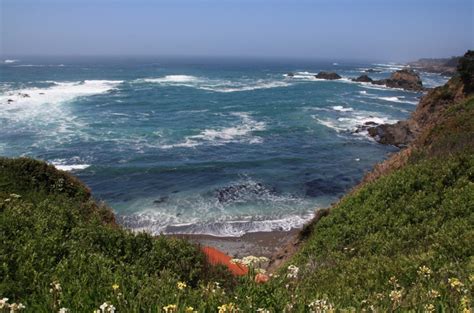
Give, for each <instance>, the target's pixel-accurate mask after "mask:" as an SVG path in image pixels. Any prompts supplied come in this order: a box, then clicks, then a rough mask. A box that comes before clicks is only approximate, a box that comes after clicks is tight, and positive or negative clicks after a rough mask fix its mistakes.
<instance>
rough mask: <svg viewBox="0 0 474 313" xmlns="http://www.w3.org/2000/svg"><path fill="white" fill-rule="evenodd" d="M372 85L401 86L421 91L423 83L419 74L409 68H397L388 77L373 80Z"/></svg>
mask: <svg viewBox="0 0 474 313" xmlns="http://www.w3.org/2000/svg"><path fill="white" fill-rule="evenodd" d="M372 84H374V85H385V86H387V87H390V88H401V89H405V90H412V91H422V90H423V84H422V82H421V78H420V75H418V74H417V73H416V72H415V71H413V70H411V69H403V70H398V71H396V72H394V73H392V75H391V76H390V78H388V79H381V80H375V81H373V82H372Z"/></svg>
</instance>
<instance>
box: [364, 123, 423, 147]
mask: <svg viewBox="0 0 474 313" xmlns="http://www.w3.org/2000/svg"><path fill="white" fill-rule="evenodd" d="M368 132H369V135H370V136H372V137H374V139H375V140H377V141H378V142H380V143H382V144H386V145H393V146H396V147H399V148H402V147H405V146H406V145H407V144H408V143H410V142H412V141H413V140H414V139H415V133H414V132H413V131H412V128H411V126H410V123H409V122H408V121H400V122H397V123H396V124H383V125H378V126H375V127H370V128H368Z"/></svg>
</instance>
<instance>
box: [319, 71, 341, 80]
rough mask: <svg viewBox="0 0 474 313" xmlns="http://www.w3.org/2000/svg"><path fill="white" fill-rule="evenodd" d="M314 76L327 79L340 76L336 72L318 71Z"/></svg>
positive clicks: (339, 77)
mask: <svg viewBox="0 0 474 313" xmlns="http://www.w3.org/2000/svg"><path fill="white" fill-rule="evenodd" d="M314 77H316V78H319V79H327V80H335V79H341V76H339V75H338V74H337V73H334V72H319V73H318V74H317V75H315V76H314Z"/></svg>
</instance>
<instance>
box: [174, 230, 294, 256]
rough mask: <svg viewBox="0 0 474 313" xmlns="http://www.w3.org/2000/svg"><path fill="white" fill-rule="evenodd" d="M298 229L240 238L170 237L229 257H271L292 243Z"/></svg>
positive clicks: (253, 234)
mask: <svg viewBox="0 0 474 313" xmlns="http://www.w3.org/2000/svg"><path fill="white" fill-rule="evenodd" d="M299 230H300V229H296V228H294V229H292V230H290V231H274V232H255V233H248V234H245V235H243V236H241V237H215V236H209V235H172V236H173V237H177V238H182V239H186V240H189V241H191V242H194V243H197V244H200V245H202V246H211V247H214V248H216V249H219V250H220V251H222V252H225V253H226V254H228V255H229V256H231V257H234V258H241V257H244V256H248V255H255V256H265V257H271V256H272V255H274V254H275V253H276V252H277V251H279V250H280V249H281V248H282V247H285V246H286V245H287V244H289V243H290V242H292V241H293V240H294V239H295V237H296V236H297V234H298V232H299Z"/></svg>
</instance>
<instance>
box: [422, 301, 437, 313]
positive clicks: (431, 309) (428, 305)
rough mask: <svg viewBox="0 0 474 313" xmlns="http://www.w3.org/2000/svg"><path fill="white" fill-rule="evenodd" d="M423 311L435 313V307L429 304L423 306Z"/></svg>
mask: <svg viewBox="0 0 474 313" xmlns="http://www.w3.org/2000/svg"><path fill="white" fill-rule="evenodd" d="M424 309H425V312H426V313H431V312H434V311H435V306H434V305H433V304H431V303H429V304H425V306H424Z"/></svg>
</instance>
